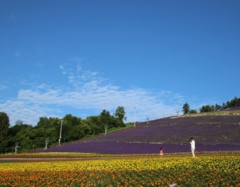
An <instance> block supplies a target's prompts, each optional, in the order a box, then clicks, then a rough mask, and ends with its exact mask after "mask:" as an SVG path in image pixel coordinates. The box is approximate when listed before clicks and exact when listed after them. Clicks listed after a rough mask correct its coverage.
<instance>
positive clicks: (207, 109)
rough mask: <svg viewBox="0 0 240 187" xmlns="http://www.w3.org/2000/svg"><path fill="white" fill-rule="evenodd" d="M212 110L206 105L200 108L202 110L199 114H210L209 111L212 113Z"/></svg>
mask: <svg viewBox="0 0 240 187" xmlns="http://www.w3.org/2000/svg"><path fill="white" fill-rule="evenodd" d="M213 110H214V109H213V107H212V106H210V105H206V106H202V108H201V109H200V112H201V113H202V112H211V111H213Z"/></svg>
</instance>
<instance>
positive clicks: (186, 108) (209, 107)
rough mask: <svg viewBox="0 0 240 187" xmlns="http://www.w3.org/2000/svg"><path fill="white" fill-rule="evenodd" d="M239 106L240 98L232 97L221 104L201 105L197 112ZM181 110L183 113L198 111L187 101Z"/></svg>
mask: <svg viewBox="0 0 240 187" xmlns="http://www.w3.org/2000/svg"><path fill="white" fill-rule="evenodd" d="M237 106H240V98H237V97H234V98H233V99H232V100H230V101H227V102H225V103H223V104H222V105H219V104H215V105H203V106H202V107H201V108H200V109H199V113H203V112H212V111H218V110H223V109H226V108H234V107H237ZM182 111H183V113H184V114H194V113H198V111H197V110H196V109H191V108H190V106H189V104H188V103H185V104H184V105H183V108H182Z"/></svg>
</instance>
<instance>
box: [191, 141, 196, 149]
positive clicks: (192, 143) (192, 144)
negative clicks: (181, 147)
mask: <svg viewBox="0 0 240 187" xmlns="http://www.w3.org/2000/svg"><path fill="white" fill-rule="evenodd" d="M190 144H191V148H192V149H195V141H194V140H192V141H191V143H190Z"/></svg>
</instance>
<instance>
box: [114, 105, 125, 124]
mask: <svg viewBox="0 0 240 187" xmlns="http://www.w3.org/2000/svg"><path fill="white" fill-rule="evenodd" d="M114 115H115V116H116V117H117V118H118V119H119V120H120V121H121V122H123V119H124V116H125V111H124V107H123V106H119V107H118V108H117V109H116V112H115V114H114Z"/></svg>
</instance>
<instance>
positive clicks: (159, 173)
mask: <svg viewBox="0 0 240 187" xmlns="http://www.w3.org/2000/svg"><path fill="white" fill-rule="evenodd" d="M237 163H240V156H239V155H235V156H202V157H196V158H190V157H167V158H164V157H163V158H156V157H154V158H141V157H140V158H122V159H117V158H115V159H114V157H113V158H112V159H107V160H105V159H100V160H84V161H61V162H59V161H51V162H22V163H2V164H0V186H89V187H90V186H109V187H110V186H119V187H120V186H169V185H170V184H173V183H175V184H177V186H234V187H235V186H240V165H239V164H237Z"/></svg>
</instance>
